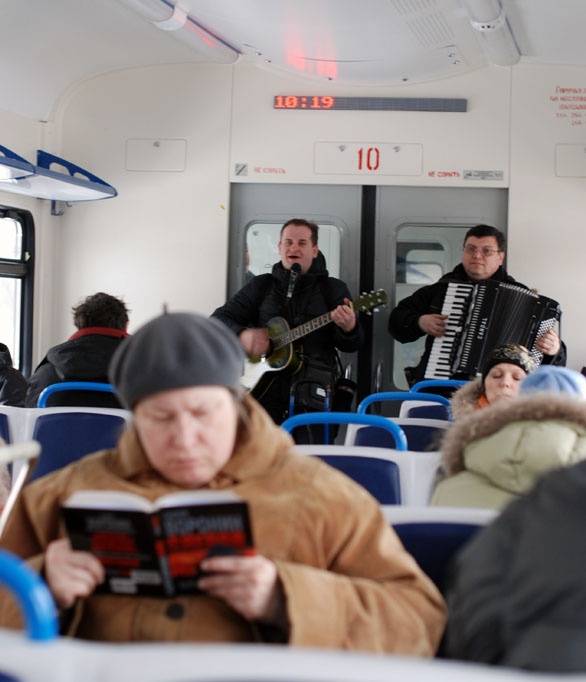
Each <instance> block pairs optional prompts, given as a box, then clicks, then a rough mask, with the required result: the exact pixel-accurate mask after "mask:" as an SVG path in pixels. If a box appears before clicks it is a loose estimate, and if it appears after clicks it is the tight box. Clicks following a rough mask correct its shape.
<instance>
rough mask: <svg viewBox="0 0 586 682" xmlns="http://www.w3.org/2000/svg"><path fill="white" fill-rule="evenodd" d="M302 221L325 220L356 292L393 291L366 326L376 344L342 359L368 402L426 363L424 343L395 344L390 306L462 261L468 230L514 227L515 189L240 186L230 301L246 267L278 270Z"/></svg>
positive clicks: (333, 265) (234, 197) (334, 253)
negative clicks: (293, 222)
mask: <svg viewBox="0 0 586 682" xmlns="http://www.w3.org/2000/svg"><path fill="white" fill-rule="evenodd" d="M293 217H302V218H307V219H309V220H313V221H315V222H316V223H318V225H319V226H320V237H319V247H320V250H321V251H322V252H323V254H324V256H325V259H326V263H327V267H328V270H329V272H330V275H332V276H334V277H340V279H343V280H344V281H345V282H346V283H347V284H348V287H349V288H350V291H351V292H352V294H353V295H355V296H356V295H357V294H358V292H360V291H364V290H370V289H372V288H375V289H378V288H382V289H384V290H385V291H386V292H387V294H388V297H389V303H388V307H387V308H386V309H384V310H382V311H381V312H379V313H378V314H375V315H373V316H372V318H370V319H369V320H368V321H367V322H366V324H365V326H366V327H367V337H368V338H369V339H371V344H370V345H369V347H367V348H364V349H363V350H362V351H361V352H360V354H359V357H356V355H345V356H343V362H344V365H345V366H346V367H347V368H348V375H349V376H350V377H351V378H353V379H354V380H356V379H357V378H358V379H359V396H364V395H366V394H368V393H371V392H374V391H379V390H394V389H405V388H407V382H406V380H405V378H404V373H403V371H404V367H405V366H408V365H410V364H415V363H416V362H417V360H418V359H419V357H420V355H421V353H422V343H423V341H422V340H419V341H416V342H414V343H412V344H398V343H396V342H394V341H393V339H392V338H391V336H390V335H389V333H388V331H387V322H388V316H389V312H390V310H391V309H392V307H393V306H394V305H395V303H396V302H398V301H400V300H401V299H402V298H404V297H405V296H408V295H409V294H411V293H412V292H413V291H415V290H416V289H417V288H419V287H421V286H423V285H425V284H431V283H433V282H435V281H437V280H438V279H439V278H440V277H441V276H442V275H443V274H445V273H446V272H449V271H450V270H452V269H453V268H454V267H455V266H456V265H457V264H458V263H459V262H460V259H461V255H462V242H463V237H464V234H465V232H466V230H467V229H468V228H469V227H471V226H472V225H476V224H478V223H488V224H491V225H495V226H497V227H499V229H502V230H506V220H507V190H500V189H468V188H457V189H456V188H454V189H452V188H421V187H361V186H355V185H350V186H349V185H344V186H339V185H280V184H279V185H277V184H274V185H273V184H270V185H262V184H234V185H232V191H231V202H230V247H229V280H228V294H229V295H232V294H234V293H235V292H236V291H237V290H238V289H239V288H240V287H241V286H242V285H243V284H244V283H245V281H246V277H247V261H248V269H249V271H250V273H251V274H254V275H258V274H261V273H263V272H270V268H271V267H272V265H273V263H275V262H276V261H277V260H279V256H278V253H277V242H278V241H279V230H280V228H281V226H282V225H283V223H284V222H285V221H286V220H288V219H289V218H293ZM247 255H248V259H247ZM358 367H359V370H360V371H359V376H358V373H357V368H358Z"/></svg>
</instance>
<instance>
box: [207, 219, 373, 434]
mask: <svg viewBox="0 0 586 682" xmlns="http://www.w3.org/2000/svg"><path fill="white" fill-rule="evenodd" d="M314 228H315V229H314ZM279 253H280V255H281V261H280V262H279V263H276V264H275V265H274V266H273V269H272V272H271V273H270V274H264V275H258V276H256V277H255V278H254V279H253V280H252V281H251V282H249V283H248V284H246V285H245V286H244V287H242V289H240V291H238V292H237V293H236V294H235V295H234V296H233V297H232V298H231V299H229V300H228V301H227V302H226V303H225V304H224V305H223V306H221V307H220V308H218V309H217V310H215V311H214V313H213V315H212V316H213V317H215V318H217V319H219V320H221V321H222V322H223V323H224V324H226V325H227V326H228V327H229V328H230V329H232V331H233V332H235V333H236V334H237V335H238V337H239V338H240V342H241V343H242V345H243V347H244V349H245V350H246V351H247V352H248V354H249V355H251V356H254V357H260V356H262V355H265V354H266V355H269V354H270V352H271V345H270V341H269V335H268V331H267V327H268V326H269V321H270V320H271V319H272V318H274V317H277V316H278V317H282V318H286V320H287V322H288V325H289V326H290V327H296V326H298V325H300V324H302V323H305V322H308V321H310V320H313V319H314V318H318V317H320V316H321V315H323V314H324V313H328V312H330V311H331V312H332V315H331V319H332V324H324V325H323V326H321V327H317V328H316V329H315V330H313V331H311V333H309V334H307V335H305V336H303V338H302V340H301V344H302V355H301V357H302V360H303V368H302V370H301V371H300V372H298V373H296V374H293V375H292V376H291V375H290V374H288V369H290V367H291V366H289V367H287V368H286V369H285V370H284V371H280V372H277V371H268V372H265V374H264V375H263V376H262V377H261V379H260V381H259V382H258V383H257V384H255V385H253V386H248V387H249V388H252V389H253V390H252V393H253V395H254V396H255V397H256V398H257V399H258V400H259V402H260V403H261V404H262V406H263V407H264V408H265V409H266V410H267V411H268V412H269V414H270V415H271V417H272V418H273V420H274V421H275V422H276V423H277V424H280V423H281V422H282V421H283V420H284V419H286V418H287V416H288V412H289V393H290V389H291V385H292V382H294V381H298V380H300V379H305V378H314V377H316V376H318V375H316V374H315V372H319V376H320V377H322V376H323V377H324V379H323V381H322V382H321V383H327V382H328V377H329V381H330V382H332V381H334V377H335V375H336V373H337V371H338V370H337V352H336V349H339V350H341V351H344V352H353V351H355V350H358V348H359V347H360V345H361V343H362V340H363V331H362V328H361V326H360V323H359V321H358V319H357V317H356V314H355V312H354V310H353V309H352V308H351V307H350V305H349V303H350V292H349V291H348V287H347V286H346V285H345V284H344V282H342V281H341V280H339V279H336V278H334V277H329V276H328V271H327V270H326V268H325V265H324V260H323V257H321V258H320V257H319V256H318V248H317V225H314V224H313V223H308V222H307V221H304V220H301V219H294V220H293V221H289V222H288V223H286V224H285V225H284V226H283V228H282V230H281V241H280V242H279ZM295 263H298V264H299V266H300V268H301V269H300V274H299V276H298V278H297V279H293V286H292V288H291V287H290V284H291V282H292V274H291V273H292V267H293V265H294V264H295ZM288 293H290V296H289V297H288V296H287V294H288ZM326 322H327V321H326ZM263 366H264V367H266V364H265V363H263ZM252 383H253V382H252ZM269 383H270V385H269V386H268V388H266V385H267V384H269ZM325 388H330V389H333V386H332V385H331V384H330V385H328V386H327V387H326V386H324V387H323V388H322V393H323V394H325ZM263 391H264V392H263ZM298 395H299V394H298ZM314 397H315V399H316V403H315V407H314V408H313V410H312V411H314V410H319V409H322V408H321V407H320V399H321V405H322V406H323V396H320V395H317V396H314ZM296 411H297V407H296ZM322 431H323V430H322Z"/></svg>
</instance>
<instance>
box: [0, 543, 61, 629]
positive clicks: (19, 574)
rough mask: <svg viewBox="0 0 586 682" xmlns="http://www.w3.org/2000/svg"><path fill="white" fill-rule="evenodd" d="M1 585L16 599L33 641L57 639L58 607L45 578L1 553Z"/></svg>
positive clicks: (6, 554)
mask: <svg viewBox="0 0 586 682" xmlns="http://www.w3.org/2000/svg"><path fill="white" fill-rule="evenodd" d="M0 582H1V583H3V584H4V585H5V586H6V587H7V588H8V589H9V590H10V591H11V592H13V593H14V595H15V596H16V598H17V600H18V603H19V605H20V606H21V607H22V609H23V611H24V619H25V622H26V629H27V634H28V636H29V637H30V638H31V639H37V640H48V639H54V638H55V637H57V635H58V633H59V628H58V626H57V607H56V606H55V602H54V600H53V596H52V595H51V592H50V591H49V588H48V587H47V586H46V585H45V583H44V581H43V580H42V578H41V577H40V576H39V575H37V574H36V573H35V572H34V571H33V570H32V568H31V567H30V566H29V565H28V564H27V563H25V562H24V561H23V560H22V559H20V558H19V557H17V556H15V555H14V554H12V553H11V552H7V551H6V550H5V549H0Z"/></svg>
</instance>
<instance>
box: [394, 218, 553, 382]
mask: <svg viewBox="0 0 586 682" xmlns="http://www.w3.org/2000/svg"><path fill="white" fill-rule="evenodd" d="M504 259H505V236H504V234H503V233H502V232H501V231H500V230H498V229H497V228H496V227H493V226H492V225H475V226H474V227H471V228H470V229H469V230H468V231H467V232H466V236H465V237H464V247H463V253H462V262H461V263H460V264H459V265H457V266H456V267H455V268H454V269H453V270H452V271H451V272H449V273H447V274H445V275H444V276H443V277H442V278H441V279H440V280H439V281H438V282H436V283H435V284H431V285H429V286H425V287H422V288H421V289H418V290H417V291H416V292H415V293H414V294H412V295H411V296H408V297H407V298H404V299H403V300H402V301H400V302H399V304H398V305H397V306H396V307H395V308H394V309H393V310H392V311H391V314H390V317H389V323H388V330H389V333H390V334H391V336H392V337H393V338H394V339H396V340H397V341H399V343H410V342H411V341H416V340H417V339H418V338H420V337H421V336H424V335H427V338H426V340H425V351H424V353H423V355H422V357H421V360H420V361H419V364H418V365H417V366H416V367H407V368H406V369H405V374H406V375H407V381H408V382H409V385H410V386H412V385H413V384H414V383H416V382H417V381H421V380H422V379H423V378H424V373H425V368H426V366H427V361H428V358H429V355H430V352H431V348H432V345H433V341H434V339H435V338H436V337H441V336H443V335H444V334H445V332H446V323H445V320H446V315H442V313H441V311H442V305H443V302H444V297H445V292H446V288H447V285H448V284H449V283H450V282H466V283H472V284H474V283H476V282H479V281H482V280H496V281H498V282H507V283H510V284H515V285H516V286H518V287H522V288H523V289H528V287H527V286H526V285H525V284H521V283H520V282H517V281H516V280H515V279H514V278H513V277H511V276H510V275H509V274H508V273H507V271H506V270H505V269H504V267H503V262H504ZM535 345H536V348H537V350H539V351H540V352H542V353H543V354H544V357H543V364H552V365H565V364H566V350H565V346H564V344H563V343H562V342H561V340H560V337H559V335H558V334H557V333H556V332H555V331H554V330H553V329H549V330H548V331H547V332H546V333H544V334H543V335H542V336H541V337H540V338H539V339H538V340H537V341H536V344H535ZM452 378H458V379H471V378H473V377H463V376H458V377H452Z"/></svg>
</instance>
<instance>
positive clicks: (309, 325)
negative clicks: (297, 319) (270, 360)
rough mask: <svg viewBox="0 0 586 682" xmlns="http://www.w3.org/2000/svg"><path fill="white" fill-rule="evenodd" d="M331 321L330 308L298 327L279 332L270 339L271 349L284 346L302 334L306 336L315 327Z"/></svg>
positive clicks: (317, 327) (323, 325)
mask: <svg viewBox="0 0 586 682" xmlns="http://www.w3.org/2000/svg"><path fill="white" fill-rule="evenodd" d="M331 321H332V311H331V310H330V311H329V312H327V313H324V314H323V315H320V316H319V317H314V318H313V320H309V322H304V323H303V324H300V325H299V326H298V327H294V328H293V329H289V330H288V331H286V332H283V333H282V334H279V335H278V336H275V337H274V338H272V339H271V342H272V344H271V345H272V347H273V350H277V349H278V348H283V346H286V345H287V344H289V343H292V342H293V341H297V340H298V339H300V338H302V337H303V336H307V334H310V333H311V332H314V331H315V330H316V329H320V328H321V327H325V325H326V324H329V323H330V322H331Z"/></svg>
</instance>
